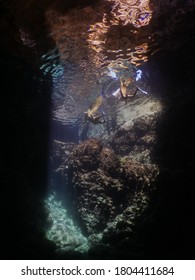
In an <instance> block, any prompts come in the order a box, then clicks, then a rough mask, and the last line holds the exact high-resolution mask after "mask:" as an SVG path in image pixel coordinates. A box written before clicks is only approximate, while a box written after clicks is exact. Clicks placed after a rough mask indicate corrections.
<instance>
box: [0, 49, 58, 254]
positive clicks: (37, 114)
mask: <svg viewBox="0 0 195 280" xmlns="http://www.w3.org/2000/svg"><path fill="white" fill-rule="evenodd" d="M1 86H2V88H3V89H4V90H3V92H2V96H1V140H2V141H1V143H2V144H1V171H2V176H1V188H2V191H1V203H0V208H1V216H2V218H3V221H2V228H3V230H2V231H1V235H2V236H1V240H3V243H4V246H3V247H2V249H1V258H3V259H20V258H22V259H26V258H30V259H31V258H32V259H34V258H35V259H37V258H45V257H46V256H48V257H49V256H51V255H52V252H53V249H52V248H53V245H50V242H48V241H46V240H45V239H44V228H45V226H46V222H45V221H46V213H45V210H44V207H43V198H44V196H45V194H46V191H47V172H48V170H47V166H48V139H49V138H48V136H49V119H50V94H51V92H50V88H51V81H50V80H49V77H43V76H42V74H41V73H40V71H39V70H38V69H36V68H33V66H32V65H30V64H28V63H26V62H25V61H24V60H23V59H22V58H19V57H14V56H13V55H10V54H8V53H3V54H1Z"/></svg>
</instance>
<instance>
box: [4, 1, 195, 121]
mask: <svg viewBox="0 0 195 280" xmlns="http://www.w3.org/2000/svg"><path fill="white" fill-rule="evenodd" d="M181 2H182V3H181ZM184 2H185V1H161V0H159V1H150V0H99V1H85V0H83V1H62V0H58V1H51V0H43V1H38V0H28V1H27V0H21V1H19V2H18V1H13V0H7V1H6V0H5V1H1V6H2V8H3V9H2V15H3V16H2V17H1V19H0V28H1V29H0V31H1V39H2V43H1V49H3V50H4V49H6V50H8V51H10V52H12V53H14V54H16V55H18V56H23V57H25V59H26V60H27V61H28V62H30V63H31V64H32V65H34V66H36V67H38V68H39V69H40V70H41V71H42V72H43V73H44V74H45V75H48V74H49V75H51V76H52V79H53V84H54V96H55V103H56V104H55V107H57V108H58V111H59V112H64V108H63V104H62V103H61V101H60V100H61V98H63V100H64V102H65V103H66V104H68V108H69V109H68V110H69V112H68V114H69V115H70V116H71V114H72V115H75V112H76V111H77V113H78V111H79V110H80V111H83V109H85V108H84V107H86V106H81V105H82V104H83V102H81V101H82V100H83V98H85V100H88V101H89V102H91V101H92V100H93V99H94V97H96V96H97V95H98V94H99V93H100V92H101V89H102V84H104V83H105V82H106V81H107V80H109V78H108V77H110V76H112V74H113V73H114V75H119V76H120V75H122V74H123V72H125V71H127V70H128V71H129V73H131V71H132V66H135V67H138V68H139V67H141V66H142V65H143V64H144V63H146V62H147V61H148V60H149V59H150V57H151V56H153V55H154V54H156V53H158V52H159V51H160V50H162V49H170V48H172V47H173V48H174V47H175V45H174V44H173V42H172V43H170V40H166V39H167V38H170V36H171V34H173V33H174V32H175V30H177V26H179V25H180V22H181V21H182V18H183V17H184V16H185V10H190V9H192V8H193V4H190V3H191V2H190V1H189V2H190V3H186V4H185V5H184ZM165 14H166V20H165V19H164V20H163V15H165ZM169 15H171V17H169ZM184 30H185V29H184ZM176 32H177V31H176ZM111 70H112V72H109V71H111ZM76 103H77V104H76ZM78 103H79V104H80V106H78ZM60 114H61V113H59V115H60ZM54 115H55V114H54ZM56 115H57V113H56ZM63 115H64V116H61V117H64V118H65V115H66V113H63Z"/></svg>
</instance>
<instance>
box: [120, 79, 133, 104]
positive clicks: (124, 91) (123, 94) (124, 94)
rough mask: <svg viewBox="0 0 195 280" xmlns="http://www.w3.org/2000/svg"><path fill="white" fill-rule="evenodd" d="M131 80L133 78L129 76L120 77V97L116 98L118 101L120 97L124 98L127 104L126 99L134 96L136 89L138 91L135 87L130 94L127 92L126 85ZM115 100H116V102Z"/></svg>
mask: <svg viewBox="0 0 195 280" xmlns="http://www.w3.org/2000/svg"><path fill="white" fill-rule="evenodd" d="M132 82H133V80H132V79H131V78H128V79H123V78H120V95H121V96H120V98H119V99H118V101H120V100H121V99H122V100H125V104H127V100H128V98H133V97H135V95H136V93H137V91H138V87H136V90H135V92H134V93H132V94H129V93H128V89H127V87H128V86H129V85H130V84H131V83H132ZM118 101H117V102H118Z"/></svg>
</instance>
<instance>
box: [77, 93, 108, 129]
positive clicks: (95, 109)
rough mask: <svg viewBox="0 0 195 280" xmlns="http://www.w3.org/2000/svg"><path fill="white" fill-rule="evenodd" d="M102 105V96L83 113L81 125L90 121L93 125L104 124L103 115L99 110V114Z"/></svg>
mask: <svg viewBox="0 0 195 280" xmlns="http://www.w3.org/2000/svg"><path fill="white" fill-rule="evenodd" d="M102 103H103V96H102V95H100V96H99V97H98V98H97V99H96V101H95V103H94V104H93V105H92V106H91V108H90V109H88V110H87V111H86V112H84V114H85V119H84V121H83V122H82V124H84V123H85V122H86V121H90V122H91V123H93V124H102V123H105V122H106V120H105V113H104V112H103V111H102V110H101V114H100V112H99V108H100V106H101V105H102Z"/></svg>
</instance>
